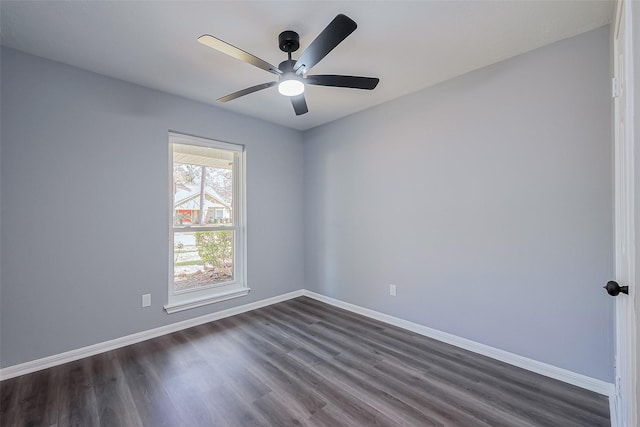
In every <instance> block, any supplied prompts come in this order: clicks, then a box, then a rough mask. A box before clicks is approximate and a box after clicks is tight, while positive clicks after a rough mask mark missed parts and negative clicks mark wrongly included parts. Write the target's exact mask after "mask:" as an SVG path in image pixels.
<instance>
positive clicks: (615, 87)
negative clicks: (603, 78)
mask: <svg viewBox="0 0 640 427" xmlns="http://www.w3.org/2000/svg"><path fill="white" fill-rule="evenodd" d="M619 96H620V85H619V84H618V79H617V78H616V77H613V78H612V79H611V97H612V98H617V97H619Z"/></svg>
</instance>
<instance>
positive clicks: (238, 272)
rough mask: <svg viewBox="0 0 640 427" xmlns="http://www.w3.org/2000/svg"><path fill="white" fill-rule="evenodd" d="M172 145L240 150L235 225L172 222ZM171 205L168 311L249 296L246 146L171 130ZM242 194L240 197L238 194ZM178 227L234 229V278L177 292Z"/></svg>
mask: <svg viewBox="0 0 640 427" xmlns="http://www.w3.org/2000/svg"><path fill="white" fill-rule="evenodd" d="M173 144H186V145H198V146H202V147H210V148H219V149H222V150H230V151H235V152H237V153H240V155H239V156H238V157H239V159H238V161H237V164H235V165H234V170H233V174H234V175H233V195H234V197H233V210H232V212H233V213H232V222H233V224H234V225H233V226H224V225H223V226H211V227H208V226H203V227H197V228H196V227H184V228H181V227H175V226H174V224H173V214H172V212H173V203H174V201H173V196H171V194H172V191H173ZM168 148H169V164H168V166H169V169H168V172H169V174H168V175H169V185H168V187H167V188H168V191H169V195H170V196H169V207H168V209H167V212H168V214H169V215H168V216H169V218H168V221H167V222H168V225H169V230H168V231H169V239H168V241H169V245H168V249H169V251H168V252H169V256H168V265H169V268H168V279H169V280H168V295H167V299H168V302H167V304H166V305H165V306H164V309H165V311H166V312H167V314H171V313H177V312H179V311H183V310H188V309H191V308H195V307H202V306H203V305H207V304H213V303H216V302H220V301H226V300H229V299H232V298H237V297H241V296H244V295H247V294H248V293H249V291H251V289H250V288H249V287H248V286H247V279H246V278H247V233H246V229H247V211H246V194H247V192H246V152H245V149H244V146H243V145H238V144H232V143H228V142H222V141H216V140H211V139H205V138H200V137H197V136H191V135H186V134H182V133H177V132H169V146H168ZM238 195H239V197H238ZM176 228H181V229H183V230H184V231H185V232H189V231H221V230H234V231H235V233H234V236H235V239H234V247H233V250H234V257H233V264H234V277H233V281H231V282H223V283H219V284H215V285H211V286H206V287H203V288H199V289H193V290H186V291H182V292H174V290H173V279H174V276H173V274H174V271H173V269H174V266H173V238H174V233H175V229H176Z"/></svg>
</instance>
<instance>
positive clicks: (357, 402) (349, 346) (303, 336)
mask: <svg viewBox="0 0 640 427" xmlns="http://www.w3.org/2000/svg"><path fill="white" fill-rule="evenodd" d="M40 425H42V426H48V427H52V426H57V427H63V426H64V427H66V426H82V427H91V426H101V427H108V426H126V427H129V426H131V427H139V426H150V427H156V426H168V427H173V426H176V427H178V426H185V427H200V426H202V427H205V426H207V427H208V426H216V427H218V426H219V427H227V426H228V427H236V426H243V427H244V426H256V427H267V426H319V427H320V426H323V427H327V426H331V427H338V426H384V427H390V426H442V427H444V426H446V427H467V426H468V427H487V426H491V427H551V426H553V427H598V426H610V421H609V406H608V400H607V398H606V396H602V395H598V394H596V393H592V392H590V391H587V390H584V389H580V388H578V387H575V386H572V385H569V384H565V383H562V382H559V381H556V380H553V379H550V378H547V377H543V376H541V375H537V374H535V373H533V372H530V371H525V370H522V369H519V368H516V367H514V366H510V365H507V364H505V363H502V362H500V361H497V360H494V359H490V358H487V357H484V356H481V355H478V354H475V353H472V352H469V351H466V350H463V349H460V348H457V347H453V346H450V345H448V344H445V343H442V342H439V341H436V340H433V339H430V338H427V337H424V336H422V335H419V334H416V333H414V332H411V331H407V330H403V329H401V328H398V327H395V326H392V325H388V324H384V323H381V322H379V321H376V320H373V319H370V318H366V317H364V316H361V315H358V314H355V313H351V312H348V311H345V310H342V309H339V308H337V307H333V306H329V305H327V304H324V303H322V302H319V301H316V300H313V299H310V298H306V297H300V298H296V299H293V300H289V301H285V302H282V303H278V304H274V305H272V306H268V307H264V308H261V309H258V310H254V311H252V312H248V313H244V314H240V315H237V316H233V317H231V318H226V319H221V320H219V321H216V322H211V323H207V324H203V325H199V326H196V327H193V328H189V329H186V330H183V331H179V332H176V333H173V334H169V335H164V336H161V337H158V338H155V339H152V340H148V341H145V342H142V343H138V344H134V345H131V346H128V347H123V348H120V349H117V350H113V351H110V352H107V353H103V354H99V355H96V356H92V357H89V358H86V359H82V360H79V361H76V362H71V363H68V364H65V365H61V366H57V367H53V368H50V369H46V370H43V371H40V372H36V373H33V374H29V375H25V376H22V377H18V378H14V379H10V380H6V381H3V382H2V383H0V426H1V427H22V426H29V427H33V426H40Z"/></svg>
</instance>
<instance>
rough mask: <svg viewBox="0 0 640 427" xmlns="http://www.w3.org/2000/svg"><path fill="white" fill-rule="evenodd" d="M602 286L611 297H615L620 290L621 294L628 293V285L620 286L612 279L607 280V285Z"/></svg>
mask: <svg viewBox="0 0 640 427" xmlns="http://www.w3.org/2000/svg"><path fill="white" fill-rule="evenodd" d="M604 288H605V289H606V290H607V293H608V294H609V295H611V296H612V297H615V296H616V295H618V294H619V293H620V292H622V293H623V294H627V295H629V287H628V286H620V285H618V282H614V281H613V280H612V281H610V282H607V285H606V286H605V287H604Z"/></svg>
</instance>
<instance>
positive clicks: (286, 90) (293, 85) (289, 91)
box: [278, 79, 304, 96]
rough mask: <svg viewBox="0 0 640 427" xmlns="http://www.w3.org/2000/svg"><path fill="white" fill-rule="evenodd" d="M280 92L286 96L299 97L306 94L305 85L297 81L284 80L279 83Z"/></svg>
mask: <svg viewBox="0 0 640 427" xmlns="http://www.w3.org/2000/svg"><path fill="white" fill-rule="evenodd" d="M278 92H280V94H281V95H284V96H298V95H302V94H303V93H304V83H302V82H301V81H300V80H296V79H288V80H282V81H281V82H280V83H278Z"/></svg>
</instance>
